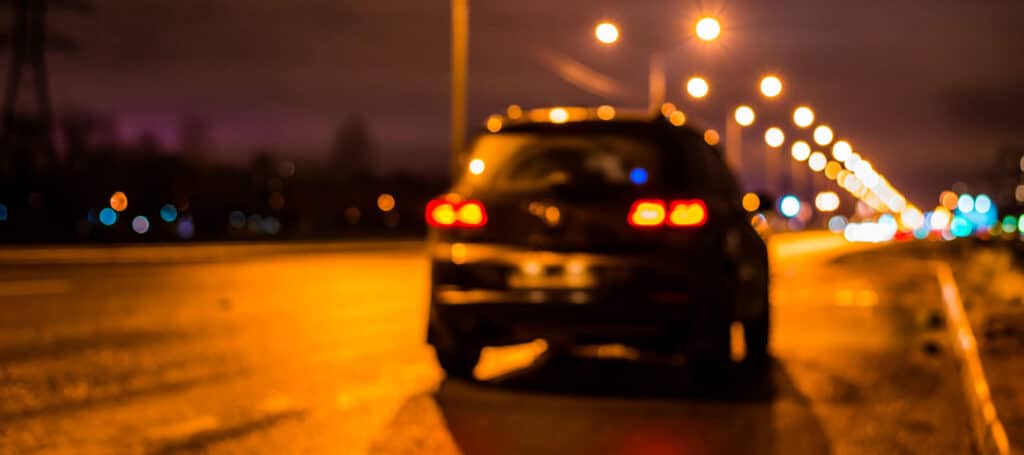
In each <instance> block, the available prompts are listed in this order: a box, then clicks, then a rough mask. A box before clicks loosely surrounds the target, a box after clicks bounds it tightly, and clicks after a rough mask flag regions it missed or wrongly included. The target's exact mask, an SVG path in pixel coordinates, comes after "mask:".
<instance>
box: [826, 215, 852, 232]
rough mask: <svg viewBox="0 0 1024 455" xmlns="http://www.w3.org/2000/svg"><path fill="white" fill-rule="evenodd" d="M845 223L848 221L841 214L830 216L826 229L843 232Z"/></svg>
mask: <svg viewBox="0 0 1024 455" xmlns="http://www.w3.org/2000/svg"><path fill="white" fill-rule="evenodd" d="M847 223H848V220H847V219H846V217H845V216H842V215H836V216H833V217H832V218H829V219H828V230H829V231H832V232H833V233H836V234H838V233H840V232H843V230H844V229H846V225H847Z"/></svg>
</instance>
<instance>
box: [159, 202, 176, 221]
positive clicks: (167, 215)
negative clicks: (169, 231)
mask: <svg viewBox="0 0 1024 455" xmlns="http://www.w3.org/2000/svg"><path fill="white" fill-rule="evenodd" d="M160 219H161V220H164V221H165V222H168V223H171V222H174V220H176V219H178V208H177V207H175V206H174V204H164V206H163V207H160Z"/></svg>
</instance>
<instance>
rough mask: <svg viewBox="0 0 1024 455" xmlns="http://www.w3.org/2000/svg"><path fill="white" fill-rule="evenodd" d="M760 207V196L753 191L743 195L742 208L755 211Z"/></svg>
mask: <svg viewBox="0 0 1024 455" xmlns="http://www.w3.org/2000/svg"><path fill="white" fill-rule="evenodd" d="M760 208H761V197H760V196H758V195H757V194H755V193H747V194H744V195H743V210H746V211H748V212H756V211H758V210H759V209H760Z"/></svg>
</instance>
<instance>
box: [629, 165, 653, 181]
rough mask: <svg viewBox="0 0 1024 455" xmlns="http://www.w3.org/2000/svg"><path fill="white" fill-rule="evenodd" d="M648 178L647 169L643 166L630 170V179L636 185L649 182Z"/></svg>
mask: <svg viewBox="0 0 1024 455" xmlns="http://www.w3.org/2000/svg"><path fill="white" fill-rule="evenodd" d="M648 178H649V175H648V174H647V169H644V168H642V167H636V168H633V169H632V170H631V171H629V181H630V182H633V184H634V185H643V184H645V183H647V179H648Z"/></svg>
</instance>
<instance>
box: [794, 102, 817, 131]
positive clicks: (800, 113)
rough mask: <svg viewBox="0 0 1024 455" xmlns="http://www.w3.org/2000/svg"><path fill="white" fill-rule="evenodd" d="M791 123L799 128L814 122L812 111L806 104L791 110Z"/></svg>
mask: <svg viewBox="0 0 1024 455" xmlns="http://www.w3.org/2000/svg"><path fill="white" fill-rule="evenodd" d="M793 123H795V124H796V126H799V127H800V128H807V127H809V126H811V125H812V124H814V111H813V110H811V108H809V107H807V106H800V107H798V108H796V110H794V111H793Z"/></svg>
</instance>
